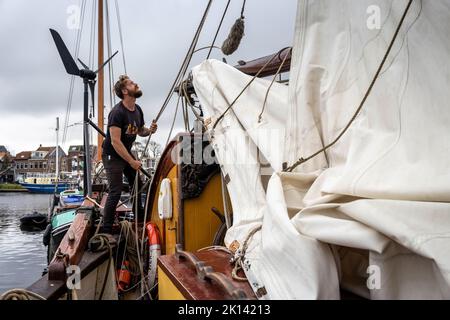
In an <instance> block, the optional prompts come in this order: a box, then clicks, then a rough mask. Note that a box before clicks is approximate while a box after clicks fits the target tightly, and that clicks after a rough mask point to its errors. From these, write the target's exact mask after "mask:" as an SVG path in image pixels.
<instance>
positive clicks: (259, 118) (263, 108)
mask: <svg viewBox="0 0 450 320" xmlns="http://www.w3.org/2000/svg"><path fill="white" fill-rule="evenodd" d="M291 51H292V48H291V49H290V50H289V52H288V53H286V55H285V56H284V58H283V61H282V62H281V63H280V66H279V67H278V69H277V72H276V73H275V74H274V76H273V78H272V82H270V85H269V87H268V88H267V91H266V96H265V97H264V103H263V107H262V110H261V113H260V114H259V116H258V123H260V122H261V119H262V115H263V113H264V110H265V108H266V103H267V97H268V96H269V92H270V89H271V88H272V85H273V83H274V82H275V79H276V78H277V75H279V74H280V71H281V68H283V66H284V63H285V62H286V59H287V57H288V56H289V53H290V52H291ZM280 75H281V74H280Z"/></svg>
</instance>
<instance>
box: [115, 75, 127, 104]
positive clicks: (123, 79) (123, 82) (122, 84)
mask: <svg viewBox="0 0 450 320" xmlns="http://www.w3.org/2000/svg"><path fill="white" fill-rule="evenodd" d="M128 79H129V78H128V76H126V75H121V76H120V77H119V80H117V82H116V84H115V85H114V92H115V93H116V95H117V96H118V97H119V98H120V99H123V93H122V90H123V89H124V88H125V85H126V81H127V80H128Z"/></svg>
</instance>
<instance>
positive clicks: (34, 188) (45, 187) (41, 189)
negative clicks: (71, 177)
mask: <svg viewBox="0 0 450 320" xmlns="http://www.w3.org/2000/svg"><path fill="white" fill-rule="evenodd" d="M20 185H21V186H22V187H24V188H26V189H27V190H28V191H29V192H32V193H49V194H50V193H54V192H55V184H37V183H36V184H35V183H21V184H20ZM67 189H69V184H68V183H59V184H58V188H57V189H56V192H57V193H60V192H62V191H64V190H67Z"/></svg>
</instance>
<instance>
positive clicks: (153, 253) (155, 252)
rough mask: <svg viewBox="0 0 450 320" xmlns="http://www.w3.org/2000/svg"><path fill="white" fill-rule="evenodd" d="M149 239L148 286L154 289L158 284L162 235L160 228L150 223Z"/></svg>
mask: <svg viewBox="0 0 450 320" xmlns="http://www.w3.org/2000/svg"><path fill="white" fill-rule="evenodd" d="M145 228H146V230H147V237H148V248H149V254H148V284H149V288H153V287H154V286H155V284H156V283H157V280H156V279H157V272H156V270H157V262H158V257H159V256H160V255H161V235H160V233H159V229H158V226H157V225H156V224H155V223H153V222H149V223H147V225H146V227H145Z"/></svg>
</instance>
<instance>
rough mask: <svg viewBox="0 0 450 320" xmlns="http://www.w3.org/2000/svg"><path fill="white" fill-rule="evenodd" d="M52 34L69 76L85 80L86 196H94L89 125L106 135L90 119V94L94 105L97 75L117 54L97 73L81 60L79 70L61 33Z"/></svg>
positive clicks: (51, 30)
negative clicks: (81, 67)
mask: <svg viewBox="0 0 450 320" xmlns="http://www.w3.org/2000/svg"><path fill="white" fill-rule="evenodd" d="M50 33H51V34H52V37H53V40H54V41H55V44H56V48H57V49H58V52H59V55H60V56H61V60H62V62H63V64H64V68H66V72H67V73H68V74H71V75H74V76H79V77H80V78H82V79H83V84H84V112H83V119H84V121H83V142H84V159H83V161H84V179H83V183H84V195H85V196H86V195H89V196H91V195H92V186H91V155H90V147H89V124H90V125H92V126H93V127H94V128H95V129H96V130H97V131H99V132H100V133H101V134H104V133H103V132H102V131H101V130H99V128H98V127H97V126H96V125H95V124H94V123H93V122H92V121H91V120H90V119H89V92H88V91H90V92H91V98H92V105H94V89H95V83H96V81H95V79H96V77H97V73H98V72H99V71H100V70H102V69H103V68H104V67H105V65H106V64H107V63H108V62H109V61H110V60H111V59H112V58H113V57H114V56H115V55H116V54H117V52H118V51H116V52H115V53H114V54H113V55H112V56H111V57H109V58H108V59H107V60H106V61H105V62H104V63H103V64H102V65H101V66H100V67H99V68H98V69H97V71H92V70H90V69H89V67H88V66H87V65H86V64H85V63H83V61H81V60H80V59H78V61H79V62H80V63H81V65H82V66H83V67H84V69H80V68H78V66H77V64H76V62H75V60H74V59H73V57H72V55H71V54H70V52H69V50H68V49H67V47H66V45H65V44H64V41H63V40H62V38H61V36H60V35H59V33H58V32H57V31H55V30H53V29H50Z"/></svg>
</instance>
